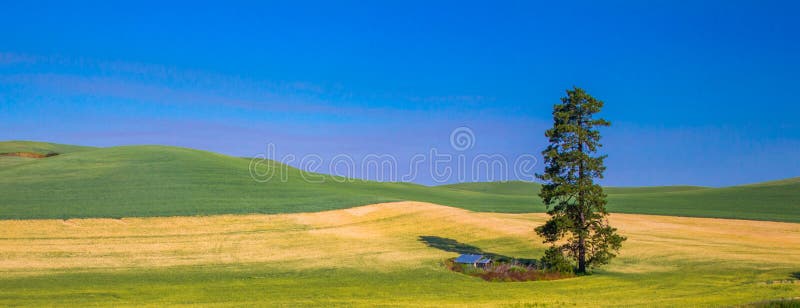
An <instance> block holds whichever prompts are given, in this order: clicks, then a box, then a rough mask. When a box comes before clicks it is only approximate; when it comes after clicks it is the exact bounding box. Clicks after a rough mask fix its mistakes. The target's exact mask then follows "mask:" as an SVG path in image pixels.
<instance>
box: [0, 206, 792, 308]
mask: <svg viewBox="0 0 800 308" xmlns="http://www.w3.org/2000/svg"><path fill="white" fill-rule="evenodd" d="M544 220H545V216H544V214H495V213H477V212H470V211H467V210H462V209H457V208H452V207H446V206H441V205H435V204H430V203H420V202H395V203H383V204H374V205H368V206H362V207H357V208H351V209H345V210H336V211H327V212H316V213H300V214H278V215H220V216H202V217H153V218H124V219H69V220H4V221H0V272H1V273H2V275H3V276H4V279H6V280H0V283H2V282H3V281H5V282H8V281H10V280H8V279H18V280H19V279H21V280H24V279H29V278H32V277H46V276H47V275H59V274H64V273H70V272H89V273H91V272H93V271H100V272H103V273H109V272H112V273H113V272H114V271H131V270H133V271H137V270H143V269H148V270H159V269H161V270H169V269H170V268H183V267H185V266H211V267H214V266H227V265H230V266H237V265H249V264H253V265H257V266H260V267H268V268H269V267H275V268H280V269H281V270H283V271H297V272H308V271H312V272H313V271H314V270H324V269H339V270H348V269H351V270H353V271H355V272H356V273H361V274H363V275H369V273H378V274H388V275H392V273H396V272H402V271H419V270H420V269H421V270H423V271H431V272H435V273H440V274H443V275H459V274H456V273H450V272H447V273H442V272H443V271H445V270H444V269H442V268H440V265H439V264H440V262H441V261H442V260H443V259H445V258H449V257H453V256H456V255H457V254H456V253H455V252H452V251H446V250H447V249H444V248H441V247H435V246H436V245H431V244H430V243H426V242H425V241H424V240H421V239H422V238H423V237H432V238H436V239H441V240H452V241H455V242H458V243H461V244H465V245H472V246H475V247H478V248H480V249H482V250H483V251H487V252H492V253H497V254H503V255H507V256H512V257H518V258H520V257H523V258H538V257H539V256H540V255H541V252H542V251H543V249H544V246H543V244H541V243H540V242H541V241H540V240H539V239H538V238H536V236H535V234H534V232H533V231H532V229H533V228H534V227H535V226H537V225H539V224H541V223H543V222H544ZM611 220H612V223H613V225H615V226H618V228H619V229H620V232H621V233H622V234H624V235H625V236H627V237H628V239H629V240H628V241H627V242H626V244H625V246H624V248H623V250H622V251H621V255H620V258H618V259H616V260H614V261H613V263H612V264H611V265H609V266H607V267H605V268H603V269H602V270H601V272H600V273H598V274H596V275H592V276H587V277H581V278H574V279H588V280H592V279H594V280H597V279H601V280H609V279H610V280H616V282H625V283H626V285H627V284H629V283H633V284H635V283H636V281H635V280H636V279H639V278H641V277H638V276H636V275H645V276H644V277H648V279H656V280H657V279H658V278H657V275H660V274H664V275H665V276H664V277H665V278H664V279H673V280H674V279H676V277H677V276H676V275H679V276H681V275H682V276H683V277H684V280H680V281H675V283H676V284H678V285H679V286H680V288H677V289H675V290H672V291H667V290H662V291H663V292H666V293H663V294H661V295H658V296H661V297H665V298H666V297H669V296H671V295H673V296H674V295H678V294H682V293H681V292H684V291H691V290H690V289H691V288H692V286H693V284H697V285H700V286H701V287H703V286H702V285H703V284H711V285H710V286H711V287H713V284H720V283H721V284H722V287H720V289H719V291H720V292H721V293H719V294H721V295H724V294H725V292H727V291H730V290H729V286H728V285H727V283H728V282H729V281H726V280H729V279H734V281H735V285H736V286H743V285H750V286H751V287H753V288H756V290H757V291H759V292H754V293H753V294H752V296H751V295H750V294H744V293H736V294H732V295H731V296H733V298H732V300H733V299H734V298H737V300H741V299H738V297H742V298H747V300H748V301H758V300H761V299H762V298H760V297H762V296H766V295H765V294H769V296H773V297H774V296H776V295H779V296H780V297H785V296H790V295H792V294H800V284H797V283H794V282H795V281H793V280H786V281H783V279H788V278H789V275H790V274H791V273H792V272H793V271H800V224H794V223H780V222H764V221H746V220H726V219H708V218H685V217H673V216H650V215H628V214H613V215H612V216H611ZM365 272H366V273H365ZM743 273H746V275H745V274H743ZM353 275H360V274H353ZM637 277H638V278H637ZM453 279H454V281H456V282H459V283H460V282H463V281H464V280H465V279H466V281H467V282H468V283H470V284H479V285H492V286H493V287H494V286H496V285H500V284H503V283H496V282H495V283H491V282H484V281H480V280H479V279H477V278H467V277H453ZM626 279H631V281H626ZM741 279H745V280H744V281H742V280H741ZM598 283H599V282H598ZM507 284H508V285H514V286H513V288H514V289H516V290H520V288H521V289H522V290H525V289H526V288H530V289H539V290H541V289H542V288H549V287H550V286H559V288H560V287H564V284H563V281H553V282H527V283H507ZM592 286H593V284H591V283H590V284H588V285H587V286H583V287H582V288H587V287H588V288H589V289H591V288H592ZM594 286H595V287H596V288H597V291H598V292H603V290H604V287H603V286H602V285H597V284H594ZM707 286H708V285H707ZM774 286H780V287H779V288H777V289H776V288H774ZM686 288H689V290H686ZM758 288H762V289H763V290H762V289H758ZM712 289H713V288H712ZM726 290H727V291H726ZM641 291H646V290H639V291H636V292H631V299H633V298H636V297H637V296H640V295H641V293H640V292H641ZM762 291H763V292H762ZM737 292H739V291H737ZM690 293H691V292H690ZM637 294H638V295H637ZM737 294H738V295H737ZM688 296H689V299H691V296H697V295H691V294H690V295H688ZM0 298H2V297H1V296H0ZM521 298H525V297H524V296H523V297H521ZM389 299H390V298H384V300H389ZM499 299H502V300H501V301H500V302H503V303H512V302H513V301H512V302H508V300H519V299H514V298H513V297H511V298H508V297H503V298H499ZM720 299H722V301H717V300H712V301H710V302H704V301H699V302H697V303H698V304H706V303H708V304H711V303H720V302H721V303H724V302H725V301H724V297H721V298H720ZM619 301H620V302H619V303H625V298H624V297H623V298H621V299H619ZM500 302H498V303H500ZM543 302H547V300H543ZM0 303H2V302H0ZM453 303H457V302H453ZM491 303H493V302H492V301H491V300H489V301H487V302H485V304H491ZM636 303H639V302H631V304H636ZM608 304H613V303H608Z"/></svg>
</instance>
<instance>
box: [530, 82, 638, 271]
mask: <svg viewBox="0 0 800 308" xmlns="http://www.w3.org/2000/svg"><path fill="white" fill-rule="evenodd" d="M602 107H603V102H602V101H600V100H597V99H595V98H594V97H592V96H591V95H589V94H587V93H586V92H585V91H584V90H583V89H581V88H578V87H573V89H572V90H567V96H566V97H562V98H561V103H560V104H556V105H555V106H554V107H553V127H552V128H551V129H548V130H547V131H546V132H545V136H547V138H548V139H549V143H550V144H549V145H548V146H547V149H545V150H544V151H542V155H543V157H544V162H545V170H544V173H543V174H537V175H536V176H537V177H538V178H539V179H540V180H542V181H544V184H543V185H542V189H541V191H540V192H539V197H541V198H542V201H543V202H544V204H545V205H546V206H547V210H548V211H547V214H548V215H550V219H549V220H548V221H547V222H546V223H545V224H544V225H542V226H539V227H537V228H536V233H538V234H539V235H540V236H542V237H543V238H544V242H545V243H550V244H551V247H550V249H549V251H548V253H547V254H546V256H550V258H553V256H554V255H557V256H562V255H563V256H564V257H567V259H568V260H572V262H576V263H577V269H576V270H577V272H578V273H586V269H587V267H589V268H593V267H596V266H598V265H601V264H606V263H608V262H609V261H610V260H611V258H613V257H615V256H616V255H617V253H618V252H619V249H620V247H621V246H622V242H623V241H625V237H623V236H621V235H619V234H617V229H615V228H612V227H611V226H610V225H609V224H608V211H607V210H606V194H605V193H603V187H601V186H600V185H598V184H596V183H595V182H594V179H596V178H597V179H601V178H603V171H605V169H606V167H605V166H604V165H603V160H604V159H605V158H606V156H605V155H597V150H598V148H599V147H601V146H602V145H601V144H600V132H599V131H598V130H597V128H598V127H603V126H609V125H610V124H611V123H609V122H608V121H606V120H604V119H602V118H594V115H595V114H596V113H598V112H600V109H601V108H602ZM554 259H564V258H563V257H558V258H554ZM545 262H547V261H546V260H545ZM573 264H574V263H573Z"/></svg>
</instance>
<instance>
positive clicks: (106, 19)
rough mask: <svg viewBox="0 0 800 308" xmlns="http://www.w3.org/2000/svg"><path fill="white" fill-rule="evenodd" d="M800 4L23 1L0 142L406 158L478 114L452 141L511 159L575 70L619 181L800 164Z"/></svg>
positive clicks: (14, 9) (543, 123) (8, 20)
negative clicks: (598, 110) (601, 120)
mask: <svg viewBox="0 0 800 308" xmlns="http://www.w3.org/2000/svg"><path fill="white" fill-rule="evenodd" d="M796 16H800V7H799V5H798V4H797V2H793V1H786V2H778V1H705V2H702V3H697V1H646V3H645V1H610V2H602V3H599V2H598V3H592V2H565V3H559V4H553V3H548V2H542V3H535V2H502V3H500V2H496V3H491V4H490V3H479V2H475V3H469V2H463V1H459V2H438V3H434V4H431V3H429V2H407V1H403V2H395V3H389V2H379V3H367V4H364V3H358V2H340V3H335V4H331V3H316V2H293V3H292V5H287V4H285V3H284V4H281V3H238V4H236V5H233V4H226V5H222V4H220V3H217V4H211V3H192V4H191V5H189V4H181V3H173V4H163V3H161V2H150V3H146V2H135V3H134V2H131V3H128V4H110V3H108V4H107V3H102V2H87V3H55V2H53V3H50V2H38V1H18V2H12V3H6V4H4V5H3V9H2V10H0V140H20V139H23V140H40V141H51V142H59V143H69V144H84V145H97V146H113V145H128V144H166V145H177V146H187V147H192V148H199V149H205V150H211V151H215V152H221V153H225V154H230V155H237V156H253V155H255V154H258V153H262V152H264V151H265V150H264V149H265V147H266V145H267V144H269V143H272V144H275V145H276V148H277V152H278V155H279V156H282V155H286V154H294V155H296V156H303V155H306V154H317V155H320V157H322V158H323V159H330V158H331V157H333V156H335V155H337V154H339V153H345V154H349V155H353V156H355V157H363V156H364V155H367V154H370V153H374V154H392V155H395V156H396V157H397V158H398V160H399V161H401V162H403V161H407V160H408V159H410V157H412V156H413V155H414V154H415V153H427V152H428V151H429V150H430V149H431V148H437V149H442V150H443V151H444V150H448V149H450V148H449V136H450V133H451V131H452V130H453V129H455V128H457V127H462V126H465V127H469V128H471V129H472V131H473V132H474V137H475V144H474V147H472V148H470V149H468V150H466V151H463V152H458V151H455V152H453V151H451V152H452V154H454V155H464V156H465V157H466V159H468V160H469V159H470V158H473V157H475V156H476V155H479V154H499V155H503V156H505V157H508V158H509V159H513V158H515V157H519V156H520V155H522V154H526V153H532V154H535V155H537V156H538V153H539V152H540V151H541V150H542V149H543V148H544V146H545V145H546V140H545V138H544V136H543V131H544V129H546V128H547V126H548V125H549V124H550V120H551V119H550V112H551V108H552V105H553V104H554V103H556V102H557V101H558V98H559V97H561V96H562V95H563V91H564V89H566V88H568V87H571V86H573V85H577V86H580V87H583V88H584V89H586V90H587V91H588V92H589V93H591V94H593V95H594V96H595V97H597V98H600V99H602V100H603V101H605V102H606V107H605V109H604V111H603V113H602V115H603V116H604V117H605V118H606V119H608V120H610V121H611V122H612V123H613V125H612V127H610V128H608V129H605V130H604V143H605V147H604V148H603V149H602V151H603V153H605V154H608V155H609V158H608V160H607V164H608V171H607V173H606V178H605V179H604V180H603V183H604V184H607V185H626V186H627V185H667V184H694V185H709V186H724V185H734V184H743V183H751V182H758V181H764V180H771V179H779V178H786V177H793V176H800V160H799V159H798V157H800V118H798V113H800V107H799V106H800V104H799V103H800V99H798V95H797V94H796V92H797V90H798V88H799V87H798V86H800V77H798V73H800V57H798V56H797V55H800V21H799V20H798V19H797V18H796ZM293 164H294V165H299V162H294V163H293ZM401 165H402V163H401ZM538 167H541V165H539V166H538ZM319 171H330V170H319ZM399 172H400V173H403V170H400V171H399ZM367 177H369V176H367ZM467 178H468V179H471V178H472V176H467ZM476 179H478V180H485V179H487V178H486V177H481V176H480V175H476ZM457 180H458V179H453V180H451V182H452V181H457ZM414 181H416V182H419V183H423V184H434V182H435V181H433V180H432V179H431V178H430V177H428V176H425V175H421V176H419V177H417V178H415V179H414Z"/></svg>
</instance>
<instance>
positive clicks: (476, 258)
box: [456, 254, 491, 263]
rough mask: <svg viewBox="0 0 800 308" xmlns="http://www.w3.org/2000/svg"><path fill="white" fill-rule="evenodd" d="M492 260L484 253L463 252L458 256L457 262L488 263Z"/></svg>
mask: <svg viewBox="0 0 800 308" xmlns="http://www.w3.org/2000/svg"><path fill="white" fill-rule="evenodd" d="M488 262H491V260H490V259H489V258H486V257H484V256H483V255H472V254H463V255H460V256H458V258H456V263H488Z"/></svg>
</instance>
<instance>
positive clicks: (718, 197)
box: [0, 141, 800, 222]
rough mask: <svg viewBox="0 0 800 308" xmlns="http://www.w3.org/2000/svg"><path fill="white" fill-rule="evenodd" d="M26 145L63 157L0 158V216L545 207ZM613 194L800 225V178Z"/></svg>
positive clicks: (476, 186) (634, 209) (614, 206)
mask: <svg viewBox="0 0 800 308" xmlns="http://www.w3.org/2000/svg"><path fill="white" fill-rule="evenodd" d="M25 151H27V152H38V153H49V152H58V153H61V154H60V155H58V156H54V157H48V158H43V159H35V158H23V157H5V156H0V219H31V218H62V219H63V218H76V217H112V218H114V217H116V218H119V217H150V216H185V215H216V214H248V213H297V212H315V211H324V210H332V209H342V208H348V207H353V206H359V205H365V204H373V203H378V202H389V201H402V200H411V201H425V202H433V203H437V204H443V205H448V206H454V207H459V208H464V209H469V210H473V211H482V212H505V213H531V212H543V211H544V206H543V205H542V204H541V202H540V200H539V198H538V197H537V196H536V192H537V191H538V189H539V185H538V184H535V183H526V182H504V183H465V184H456V185H445V186H437V187H429V186H422V185H416V184H410V183H380V182H372V181H363V180H345V179H343V178H338V177H333V176H329V175H321V174H313V175H312V176H313V177H314V178H315V179H317V180H321V181H322V183H310V182H309V181H306V180H304V178H303V176H302V175H301V172H300V170H297V169H295V168H291V167H288V166H285V165H276V166H275V167H274V168H275V169H276V170H275V172H276V173H275V174H276V176H275V177H274V178H273V180H271V181H269V182H266V183H259V182H256V181H254V180H253V179H252V178H251V177H250V171H249V166H250V160H249V159H245V158H238V157H230V156H225V155H221V154H216V153H211V152H205V151H199V150H193V149H186V148H177V147H167V146H124V147H111V148H92V147H78V146H69V145H58V144H50V143H39V142H23V141H15V142H0V153H5V152H25ZM265 170H266V169H265ZM261 171H264V170H261ZM280 175H284V176H285V177H286V179H287V181H281V180H279V178H280ZM607 192H608V194H609V202H610V203H609V209H610V210H611V211H612V212H619V213H643V214H659V215H678V216H696V217H722V218H741V219H757V220H773V221H791V222H800V178H795V179H789V180H785V181H781V182H771V183H762V184H758V185H745V186H736V187H726V188H705V187H692V186H669V187H641V188H635V187H634V188H614V187H611V188H608V189H607Z"/></svg>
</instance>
